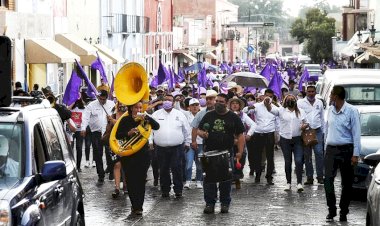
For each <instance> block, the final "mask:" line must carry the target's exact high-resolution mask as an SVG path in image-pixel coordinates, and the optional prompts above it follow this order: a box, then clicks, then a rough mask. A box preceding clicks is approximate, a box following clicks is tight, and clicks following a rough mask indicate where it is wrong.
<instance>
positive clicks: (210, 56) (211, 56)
mask: <svg viewBox="0 0 380 226" xmlns="http://www.w3.org/2000/svg"><path fill="white" fill-rule="evenodd" d="M205 58H208V59H212V60H216V59H218V58H217V57H216V55H215V54H214V53H213V52H207V53H206V54H205Z"/></svg>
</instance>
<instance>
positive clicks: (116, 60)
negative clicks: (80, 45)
mask: <svg viewBox="0 0 380 226" xmlns="http://www.w3.org/2000/svg"><path fill="white" fill-rule="evenodd" d="M94 46H95V47H96V48H97V49H98V50H99V51H100V52H102V53H103V54H104V55H106V56H107V57H108V58H110V59H112V62H113V63H114V64H117V63H124V62H125V59H124V58H123V57H121V56H119V55H118V54H116V53H115V52H114V51H112V50H111V49H109V48H108V47H107V46H105V45H101V44H95V45H94Z"/></svg>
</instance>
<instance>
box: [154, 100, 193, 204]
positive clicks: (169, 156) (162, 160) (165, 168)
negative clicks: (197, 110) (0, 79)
mask: <svg viewBox="0 0 380 226" xmlns="http://www.w3.org/2000/svg"><path fill="white" fill-rule="evenodd" d="M152 117H153V118H154V119H155V120H156V121H157V122H158V123H159V124H160V129H158V130H155V131H153V141H154V143H155V144H156V151H157V156H158V162H159V167H160V186H161V192H162V197H164V198H167V197H169V192H170V186H171V181H172V180H171V179H170V172H171V173H172V174H173V184H174V187H173V190H174V193H175V196H176V197H177V198H180V197H182V190H183V173H182V168H183V167H182V160H183V158H184V148H185V149H186V148H189V146H190V142H191V134H190V133H189V131H191V130H190V124H189V122H188V119H187V118H186V116H185V115H184V114H183V113H182V112H181V111H179V110H177V109H174V108H173V96H171V95H167V96H166V97H165V99H164V102H163V104H162V109H160V110H158V111H156V112H154V113H153V115H152ZM184 145H185V147H184Z"/></svg>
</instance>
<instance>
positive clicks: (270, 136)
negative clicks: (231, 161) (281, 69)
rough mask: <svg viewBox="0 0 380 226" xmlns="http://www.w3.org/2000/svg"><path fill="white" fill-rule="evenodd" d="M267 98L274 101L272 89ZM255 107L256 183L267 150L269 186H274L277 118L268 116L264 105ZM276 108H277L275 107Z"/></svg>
mask: <svg viewBox="0 0 380 226" xmlns="http://www.w3.org/2000/svg"><path fill="white" fill-rule="evenodd" d="M264 95H265V96H267V97H270V98H271V99H273V96H274V92H273V90H271V89H267V90H265V93H264ZM253 106H254V113H255V116H256V124H257V127H256V130H255V133H254V134H253V140H254V144H255V145H254V146H255V149H254V151H253V160H254V161H253V164H254V168H255V172H256V178H255V182H256V183H259V182H260V177H261V172H262V167H261V160H262V158H263V156H262V152H263V149H265V153H266V158H267V171H266V176H265V177H266V179H267V183H268V185H273V177H272V174H273V170H274V131H275V128H276V124H275V120H276V116H274V115H273V114H270V113H269V114H268V111H267V108H266V107H265V105H264V103H262V102H261V103H256V104H254V105H253ZM274 107H275V106H274Z"/></svg>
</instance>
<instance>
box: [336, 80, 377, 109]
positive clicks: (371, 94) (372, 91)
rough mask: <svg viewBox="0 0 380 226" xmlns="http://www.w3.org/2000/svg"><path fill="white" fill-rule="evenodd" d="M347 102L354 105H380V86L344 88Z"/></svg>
mask: <svg viewBox="0 0 380 226" xmlns="http://www.w3.org/2000/svg"><path fill="white" fill-rule="evenodd" d="M344 88H345V89H346V101H347V102H348V103H350V104H354V105H370V104H372V105H378V104H380V84H379V85H378V84H375V85H355V86H344Z"/></svg>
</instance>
